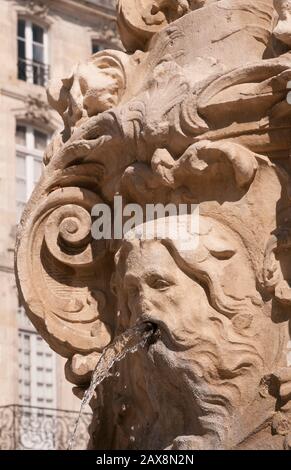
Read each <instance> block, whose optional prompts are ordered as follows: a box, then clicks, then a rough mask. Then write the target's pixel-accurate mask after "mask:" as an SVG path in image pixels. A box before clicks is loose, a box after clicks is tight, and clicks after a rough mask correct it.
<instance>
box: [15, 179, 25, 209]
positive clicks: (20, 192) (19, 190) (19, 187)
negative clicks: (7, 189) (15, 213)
mask: <svg viewBox="0 0 291 470" xmlns="http://www.w3.org/2000/svg"><path fill="white" fill-rule="evenodd" d="M16 199H17V201H19V202H23V203H25V202H26V184H25V181H24V180H21V179H19V178H18V179H17V180H16Z"/></svg>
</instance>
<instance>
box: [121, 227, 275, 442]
mask: <svg viewBox="0 0 291 470" xmlns="http://www.w3.org/2000/svg"><path fill="white" fill-rule="evenodd" d="M217 229H218V228H217V227H216V230H214V229H213V230H212V229H209V230H208V229H207V230H205V236H204V237H202V238H201V242H200V244H199V246H198V248H197V250H196V252H195V253H194V254H191V253H188V254H187V253H186V254H184V255H185V256H184V255H180V256H178V254H177V253H176V255H175V256H173V252H171V249H169V247H167V246H165V245H164V244H163V243H161V242H159V241H145V242H142V241H141V242H136V243H135V244H134V245H133V246H132V248H131V249H129V251H128V252H127V254H126V256H121V258H120V260H119V266H118V270H119V274H120V279H122V284H121V285H120V292H122V298H123V301H122V303H123V309H122V312H121V313H122V316H123V319H122V321H123V323H124V326H125V327H129V326H133V325H134V324H136V323H137V322H141V321H150V322H152V323H154V324H155V325H157V326H158V328H159V337H158V338H157V340H156V341H155V342H154V343H153V344H151V345H150V346H149V348H148V349H147V350H143V351H140V352H139V354H138V356H137V357H136V358H134V360H133V361H132V362H133V364H132V367H130V368H128V366H127V369H128V370H130V371H131V372H130V374H129V375H131V376H132V378H134V376H135V373H137V375H136V376H135V379H136V380H137V382H138V381H139V385H138V386H139V388H144V391H145V395H146V396H147V398H148V399H149V401H150V403H151V408H152V411H151V412H149V413H153V415H155V416H156V417H155V419H154V420H153V422H152V424H151V426H152V427H153V432H152V434H151V435H150V436H152V437H153V440H154V441H155V443H154V442H153V443H152V444H151V437H143V439H145V440H146V439H149V440H148V443H146V442H145V440H144V441H143V443H142V444H141V443H139V444H138V445H144V446H145V447H151V445H156V442H157V436H160V435H161V434H162V433H163V431H162V429H168V430H169V429H170V430H172V434H171V433H170V434H169V436H165V437H164V439H161V440H160V446H161V447H175V446H176V447H177V448H189V447H190V448H219V447H221V448H225V447H231V446H232V445H235V444H237V443H238V441H239V440H240V439H241V438H243V437H244V436H243V435H242V436H241V437H240V436H239V433H238V432H237V430H236V429H234V428H233V426H234V427H236V426H241V427H242V428H244V430H243V433H245V432H247V426H244V413H245V412H246V410H247V409H248V407H249V406H250V404H251V403H253V402H254V401H255V400H256V396H257V395H258V394H259V386H260V381H261V379H262V377H263V376H264V374H265V373H266V372H267V369H268V366H271V364H272V362H273V360H274V357H275V355H276V353H277V351H278V349H279V339H278V335H277V333H276V331H275V330H274V328H270V326H271V321H270V319H268V318H266V316H265V313H263V309H262V302H261V303H260V301H259V296H258V293H257V291H256V282H255V277H254V273H253V270H252V268H251V265H250V263H249V260H248V259H247V256H246V254H245V253H244V252H243V250H242V249H241V247H240V246H239V243H238V241H235V240H230V238H229V236H225V234H224V235H223V236H222V235H221V234H219V233H218V232H217ZM211 230H212V231H211ZM172 251H173V250H172ZM177 257H179V258H180V259H179V260H178V262H177ZM187 258H188V259H187ZM190 259H191V263H192V265H191V269H190V268H189V266H188V268H187V262H189V260H190ZM181 267H183V269H181ZM187 271H188V272H187ZM190 271H191V272H190ZM186 272H187V274H186ZM219 310H221V311H219ZM125 318H126V320H125ZM270 342H271V344H272V347H270ZM136 364H138V366H137V365H136ZM141 366H142V367H141ZM137 370H139V371H140V370H142V374H143V377H142V378H140V379H138V375H140V372H136V371H137ZM242 378H243V380H242ZM132 386H133V388H135V386H136V385H135V384H134V381H133V382H132ZM133 393H134V392H133ZM138 394H139V395H140V393H139V392H137V395H138ZM238 406H239V408H238ZM189 410H191V413H189ZM171 421H172V423H171ZM141 427H142V425H141ZM155 433H156V434H155ZM147 436H149V434H147ZM202 436H203V437H202ZM234 436H235V437H234Z"/></svg>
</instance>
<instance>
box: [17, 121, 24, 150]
mask: <svg viewBox="0 0 291 470" xmlns="http://www.w3.org/2000/svg"><path fill="white" fill-rule="evenodd" d="M16 143H17V144H18V145H23V147H26V127H25V126H19V125H17V126H16Z"/></svg>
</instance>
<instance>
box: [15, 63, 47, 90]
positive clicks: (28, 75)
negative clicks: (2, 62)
mask: <svg viewBox="0 0 291 470" xmlns="http://www.w3.org/2000/svg"><path fill="white" fill-rule="evenodd" d="M17 67H18V78H19V80H24V81H25V82H29V83H34V85H40V86H46V85H47V83H48V81H49V78H50V67H49V65H47V64H43V63H41V62H34V61H32V60H28V59H21V58H18V64H17Z"/></svg>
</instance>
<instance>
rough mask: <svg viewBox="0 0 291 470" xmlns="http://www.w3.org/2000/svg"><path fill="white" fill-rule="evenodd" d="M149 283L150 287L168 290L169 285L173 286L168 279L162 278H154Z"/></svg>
mask: <svg viewBox="0 0 291 470" xmlns="http://www.w3.org/2000/svg"><path fill="white" fill-rule="evenodd" d="M149 285H150V287H152V289H157V290H161V291H163V290H166V289H168V288H169V287H171V284H170V283H169V282H168V281H166V280H165V279H161V278H158V279H152V280H151V281H150V282H149Z"/></svg>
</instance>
